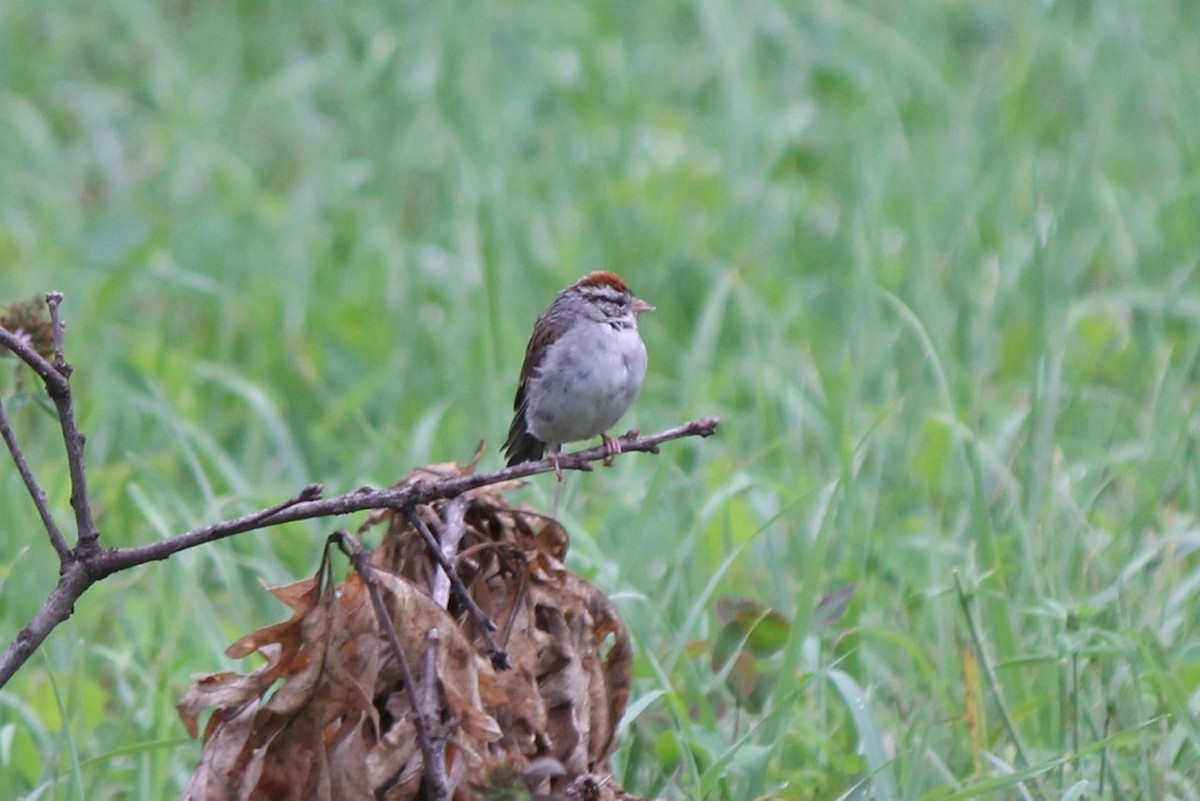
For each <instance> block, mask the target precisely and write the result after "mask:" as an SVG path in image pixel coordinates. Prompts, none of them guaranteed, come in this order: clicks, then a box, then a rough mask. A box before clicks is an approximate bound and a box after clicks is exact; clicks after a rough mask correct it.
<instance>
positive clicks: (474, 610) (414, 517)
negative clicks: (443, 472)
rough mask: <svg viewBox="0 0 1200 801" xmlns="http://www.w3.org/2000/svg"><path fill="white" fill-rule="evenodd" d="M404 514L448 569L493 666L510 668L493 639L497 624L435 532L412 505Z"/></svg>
mask: <svg viewBox="0 0 1200 801" xmlns="http://www.w3.org/2000/svg"><path fill="white" fill-rule="evenodd" d="M404 514H405V516H406V517H408V522H409V523H412V526H413V528H415V529H416V530H417V531H418V532H419V533H420V535H421V538H422V539H424V540H425V547H426V548H427V549H428V550H429V552H430V553H431V554H433V558H434V559H436V560H437V563H438V564H439V565H441V567H442V570H444V571H446V575H447V576H449V577H450V586H451V587H453V588H454V594H455V595H457V596H458V600H459V601H461V602H462V605H463V606H465V607H466V608H467V612H468V613H469V614H470V615H471V617H472V618H473V619H474V620H475V623H476V625H478V626H479V633H480V634H481V635H482V636H483V647H484V648H485V649H487V653H488V658H489V659H490V660H492V666H493V667H494V668H496V670H508V668H509V663H508V654H507V653H505V652H504V651H503V650H502V649H501V648H500V647H498V646H497V645H496V642H495V640H493V639H492V632H493V631H495V630H496V624H495V623H494V622H493V621H492V619H491V618H490V617H488V616H487V615H486V614H484V612H483V610H482V609H480V608H479V605H478V604H476V603H475V599H474V598H472V597H471V593H470V592H469V591H468V590H467V586H466V585H465V584H463V581H462V579H461V578H459V576H458V571H457V570H455V569H454V565H452V564H450V560H449V559H447V558H446V555H445V554H444V553H442V548H441V546H440V545H438V541H437V540H436V539H434V536H433V534H432V533H431V532H430V531H429V527H428V526H426V525H425V521H424V520H422V519H421V516H420V515H419V514H417V512H416V510H415V509H413V508H412V507H410V506H406V507H404Z"/></svg>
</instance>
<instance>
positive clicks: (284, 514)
mask: <svg viewBox="0 0 1200 801" xmlns="http://www.w3.org/2000/svg"><path fill="white" fill-rule="evenodd" d="M718 423H719V420H718V418H716V417H706V418H703V419H701V420H694V421H692V422H690V423H687V424H685V425H681V426H676V427H675V428H669V429H667V430H666V431H660V432H658V433H657V434H652V435H649V436H646V437H638V438H635V439H632V440H629V439H626V438H627V437H628V436H629V435H626V438H622V439H623V441H622V445H621V447H622V453H633V452H637V451H642V452H649V453H657V452H658V446H659V445H661V444H663V443H664V442H669V441H670V440H675V439H683V438H684V437H707V436H711V435H712V434H713V432H714V431H715V430H716V428H717V424H718ZM606 455H607V454H606V452H605V450H604V448H603V447H595V448H588V449H586V450H582V451H578V452H576V453H569V454H564V455H562V456H560V457H559V459H560V463H561V464H562V465H563V466H564V467H567V466H570V467H571V469H577V468H575V467H574V463H575V462H598V461H600V460H601V459H603V458H604V457H605V456H606ZM618 458H619V457H618ZM568 460H570V461H571V465H568V464H567V461H568ZM553 470H554V465H553V463H552V462H551V461H550V460H549V459H542V460H540V461H537V462H524V463H522V464H518V465H513V466H512V467H506V468H504V469H503V470H496V471H493V472H491V473H472V474H470V475H465V476H453V477H450V478H440V479H436V480H433V481H431V480H429V479H425V478H418V479H416V480H415V481H411V482H405V483H403V484H399V485H397V486H395V487H388V488H387V489H372V488H370V487H360V488H359V489H356V490H353V491H351V492H348V493H346V494H345V495H337V496H335V497H332V498H324V499H321V500H315V501H304V502H301V503H296V504H291V505H287V507H286V508H285V509H282V510H280V511H279V512H276V513H274V514H268V513H267V512H268V511H269V510H264V511H262V512H255V513H253V514H249V515H243V516H242V517H237V518H234V519H233V520H225V521H222V522H220V523H213V524H212V525H208V526H204V527H202V528H198V529H194V530H192V531H189V532H187V533H185V534H179V535H177V536H175V537H170V538H168V539H165V540H158V541H156V542H151V543H147V544H146V545H137V546H133V547H130V548H114V549H110V550H105V551H103V552H101V553H100V554H98V555H97V558H96V568H97V569H98V570H99V571H101V572H103V573H104V574H105V575H108V574H110V573H115V572H117V571H118V570H126V569H128V568H131V567H136V566H137V565H141V564H145V563H146V562H154V561H157V560H160V559H166V558H167V557H169V556H172V555H174V554H176V553H179V552H180V551H185V550H187V549H189V548H195V547H196V546H198V545H205V544H207V543H210V542H214V541H216V540H220V539H224V538H225V537H230V536H233V535H234V534H241V533H242V532H244V531H250V530H252V529H258V528H267V527H269V526H277V525H280V524H282V523H292V522H295V521H297V520H310V519H312V518H314V517H332V516H334V515H345V514H351V513H353V512H361V511H364V510H367V509H388V508H391V509H404V508H405V507H410V506H416V505H418V504H423V503H432V502H433V501H438V500H445V499H447V498H455V497H457V496H459V495H462V494H464V493H467V492H470V491H471V490H473V489H479V488H480V487H486V486H489V485H491V484H500V483H502V482H505V481H512V480H514V479H518V478H525V477H527V476H532V475H537V474H539V473H549V472H551V471H553Z"/></svg>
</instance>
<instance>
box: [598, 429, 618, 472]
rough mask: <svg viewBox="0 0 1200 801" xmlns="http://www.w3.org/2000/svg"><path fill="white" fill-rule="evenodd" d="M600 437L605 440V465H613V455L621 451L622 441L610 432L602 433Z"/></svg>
mask: <svg viewBox="0 0 1200 801" xmlns="http://www.w3.org/2000/svg"><path fill="white" fill-rule="evenodd" d="M600 437H601V438H602V439H603V440H604V459H603V462H604V466H605V467H612V466H613V457H615V456H616V455H617V454H618V453H620V452H621V441H620V440H619V439H617V438H616V437H611V436H609V435H608V434H601V435H600Z"/></svg>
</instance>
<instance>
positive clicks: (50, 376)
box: [0, 328, 70, 392]
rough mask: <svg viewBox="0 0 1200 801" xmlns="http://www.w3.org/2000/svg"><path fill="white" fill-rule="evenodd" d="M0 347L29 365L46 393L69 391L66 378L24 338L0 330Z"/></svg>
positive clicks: (3, 329) (5, 330)
mask: <svg viewBox="0 0 1200 801" xmlns="http://www.w3.org/2000/svg"><path fill="white" fill-rule="evenodd" d="M0 345H3V346H4V347H6V348H8V349H9V350H11V351H12V352H13V353H14V354H16V356H17V358H18V359H20V360H21V361H23V362H25V364H27V365H29V366H30V368H32V369H33V371H34V372H35V373H37V374H38V378H40V379H42V381H43V382H44V383H45V384H46V391H47V392H49V391H50V389H51V387H52V386H53V387H56V388H59V389H60V390H67V391H69V390H70V386H69V385H68V383H67V379H66V376H64V375H63V374H62V373H60V372H59V371H58V370H56V369H55V368H54V365H52V364H51V363H50V362H48V361H46V359H45V358H44V357H43V356H42V354H40V353H38V352H37V351H36V350H34V348H33V345H32V344H31V343H29V342H27V341H26V340H25V338H24V337H20V336H17V335H16V334H15V333H14V332H12V331H9V330H8V329H7V328H0Z"/></svg>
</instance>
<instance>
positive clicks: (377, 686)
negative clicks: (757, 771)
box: [179, 466, 631, 801]
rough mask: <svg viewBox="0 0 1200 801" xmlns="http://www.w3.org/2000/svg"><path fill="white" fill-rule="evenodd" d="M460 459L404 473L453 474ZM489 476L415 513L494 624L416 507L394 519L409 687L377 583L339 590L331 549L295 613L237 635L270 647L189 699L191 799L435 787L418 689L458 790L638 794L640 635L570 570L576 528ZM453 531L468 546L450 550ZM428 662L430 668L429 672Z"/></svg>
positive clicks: (379, 556)
mask: <svg viewBox="0 0 1200 801" xmlns="http://www.w3.org/2000/svg"><path fill="white" fill-rule="evenodd" d="M459 473H460V470H459V468H458V467H456V466H452V467H450V466H439V467H435V468H426V469H425V470H423V471H419V472H418V473H417V474H414V476H410V478H409V479H408V480H423V479H429V478H437V477H443V476H446V475H448V474H453V475H458V474H459ZM508 488H509V487H506V486H500V485H496V486H491V487H487V488H484V489H481V490H476V491H473V492H471V493H468V494H466V495H463V496H460V497H458V498H456V499H454V500H451V501H447V502H439V503H437V504H434V505H431V506H422V507H417V508H416V509H415V510H413V511H414V513H415V514H416V515H419V517H420V519H421V521H423V522H424V523H425V525H426V526H427V528H428V529H430V530H431V531H432V533H433V534H434V536H435V537H436V538H437V539H438V540H439V542H441V543H442V544H443V550H444V551H445V552H447V554H448V556H449V557H450V559H451V561H452V563H453V565H454V567H455V568H456V572H457V573H458V574H459V576H460V577H461V579H462V581H463V583H464V584H465V586H466V588H467V590H468V591H469V594H470V595H471V597H472V598H473V599H474V601H475V603H476V604H477V605H478V606H479V607H480V608H481V609H482V611H483V612H484V613H485V614H486V616H487V617H488V618H489V619H490V620H491V621H494V623H495V625H496V631H494V632H493V633H492V634H491V638H492V643H491V646H492V649H493V650H492V655H493V657H495V656H496V650H495V649H500V650H502V651H503V652H504V653H506V655H507V659H508V662H509V664H510V667H509V668H508V669H499V668H497V667H496V666H494V664H493V663H494V662H496V661H498V660H496V659H495V658H493V659H489V658H488V655H487V654H488V649H487V646H486V645H485V640H484V636H483V635H484V631H483V627H482V626H480V625H479V624H478V623H477V622H476V620H475V619H474V618H473V617H472V616H471V615H470V614H468V610H467V609H466V608H465V607H464V606H463V604H462V603H460V601H459V598H458V597H457V596H456V595H455V594H454V593H452V592H451V591H450V590H449V587H448V584H447V581H446V579H447V577H446V574H445V573H443V572H442V571H441V569H440V568H439V567H438V566H437V563H436V562H435V561H434V560H433V559H432V558H431V557H430V554H429V549H428V548H427V547H426V544H425V541H424V540H423V539H422V537H421V536H420V534H419V533H418V531H417V530H415V529H414V528H413V527H412V525H411V524H410V521H409V519H408V518H407V517H406V516H405V515H403V514H401V513H399V512H391V511H389V512H380V513H377V514H376V515H374V516H373V518H372V519H371V520H370V521H369V522H368V523H367V525H366V526H364V529H365V528H367V527H369V526H372V525H377V524H386V525H387V533H386V534H385V535H384V537H383V540H382V542H381V543H380V545H379V547H377V548H376V549H375V552H374V554H373V556H372V558H371V563H372V565H373V570H371V571H370V572H371V573H372V574H373V576H374V578H373V581H374V582H375V586H376V587H378V589H379V595H380V597H381V598H382V599H383V601H384V606H385V607H386V609H387V614H389V615H390V616H391V622H392V625H393V626H394V629H395V632H396V634H397V635H398V639H399V642H400V645H401V648H402V649H403V653H404V655H405V656H406V660H405V661H406V662H407V663H408V664H409V665H410V666H411V671H412V673H413V681H412V684H413V685H414V686H413V687H408V686H406V683H405V681H404V679H403V678H402V672H401V669H400V666H399V664H398V660H397V659H396V658H395V656H394V651H393V650H392V647H391V645H390V644H389V641H388V637H389V636H390V635H389V633H388V632H387V631H386V629H385V628H384V627H383V626H381V625H380V620H379V618H378V617H377V615H376V613H375V610H374V608H373V606H372V599H371V595H370V593H369V592H368V586H367V584H366V583H365V582H364V579H363V578H362V577H361V576H360V575H359V574H358V573H356V572H353V571H350V572H348V573H347V575H346V578H345V579H344V580H343V581H342V582H341V583H337V584H335V583H334V581H333V579H332V568H331V566H330V565H331V560H330V558H329V549H328V548H327V550H326V559H325V560H323V563H322V566H321V569H320V570H318V572H317V575H315V576H313V577H312V578H308V579H305V580H303V581H298V582H296V583H294V584H290V585H288V586H285V587H278V588H275V589H272V590H271V592H272V593H273V594H274V595H275V596H276V597H277V598H279V599H280V600H281V601H283V602H284V603H286V604H287V605H288V606H289V607H290V608H291V609H292V611H293V614H292V616H291V618H290V619H288V620H286V621H284V622H282V623H277V624H275V625H272V626H267V627H265V628H262V629H259V630H258V631H255V632H252V633H251V634H248V635H246V636H245V637H242V638H241V639H240V640H238V641H237V642H235V643H234V644H233V645H232V646H230V648H229V650H228V652H227V653H228V655H229V656H231V657H234V658H240V657H246V656H249V655H251V654H254V653H258V654H260V655H261V656H262V657H264V658H265V660H266V662H265V664H263V665H262V666H260V667H258V668H257V669H255V670H252V671H251V672H249V673H244V674H242V673H235V672H222V673H213V674H206V675H200V676H197V677H196V680H195V684H194V685H193V686H192V687H191V689H190V690H189V691H188V692H187V694H186V695H185V697H184V698H183V700H182V701H181V702H180V704H179V712H180V715H181V716H182V718H183V721H184V723H185V724H186V725H187V728H188V731H189V732H191V734H192V735H193V736H195V735H196V733H197V731H198V724H199V718H200V715H201V713H202V712H203V711H204V710H205V709H210V708H211V709H212V710H213V712H212V714H211V715H210V716H209V718H208V721H207V725H206V726H205V728H204V749H203V753H202V755H201V759H200V764H199V766H198V767H197V768H196V772H195V773H194V774H193V776H192V779H191V781H190V782H189V784H188V787H187V789H186V790H185V792H184V796H183V797H184V799H187V801H214V800H215V799H246V798H254V799H342V800H354V799H387V801H402V800H403V799H425V798H428V797H429V789H428V787H427V778H426V766H425V760H424V757H423V755H422V750H421V748H420V747H419V746H418V739H417V729H416V727H417V712H416V711H415V710H414V703H413V698H412V697H410V693H415V697H416V699H417V700H418V701H420V700H421V698H422V697H424V698H425V700H426V701H428V702H429V703H430V704H431V706H432V708H433V709H434V710H435V712H434V714H433V715H432V717H435V718H436V726H434V728H435V729H436V731H435V732H434V733H433V734H434V736H435V745H436V747H437V748H438V749H439V751H438V752H437V753H438V755H439V757H441V756H444V760H445V765H444V773H445V780H446V785H447V787H448V788H449V792H450V796H451V797H452V798H453V799H455V800H456V801H464V800H466V799H484V798H488V799H491V798H514V799H515V798H564V799H587V800H588V801H601V799H604V800H605V801H615V800H616V799H631V796H628V795H626V794H625V793H624V792H623V791H622V790H621V789H620V788H619V787H617V786H616V783H615V782H613V781H612V775H611V772H610V771H609V767H608V757H609V755H610V754H611V753H612V750H613V748H614V747H615V732H616V726H617V723H618V721H619V719H620V716H621V714H622V712H623V711H624V709H625V704H626V701H627V700H628V697H629V683H630V667H631V666H630V659H631V654H630V647H629V638H628V633H627V631H626V629H625V626H624V624H623V623H622V621H621V619H620V617H619V616H618V614H617V611H616V609H614V608H613V605H612V604H611V602H610V601H609V600H608V599H607V598H606V597H605V596H604V594H603V593H601V592H600V591H599V590H598V589H597V588H596V587H595V586H593V585H592V584H590V583H588V582H587V581H585V580H584V579H582V578H580V577H579V576H577V575H575V574H573V573H571V572H570V571H568V570H567V569H566V568H565V567H564V566H563V558H564V557H565V555H566V551H567V535H566V532H565V531H564V530H563V529H562V527H561V526H559V525H558V524H557V523H556V522H555V521H553V520H551V519H548V518H546V517H544V516H542V515H539V514H537V513H535V512H533V511H531V510H528V509H514V508H512V507H510V506H508V505H507V504H506V503H505V502H504V500H503V499H502V498H501V496H500V492H502V491H503V490H505V489H508ZM455 543H456V544H455ZM431 674H432V675H431Z"/></svg>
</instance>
